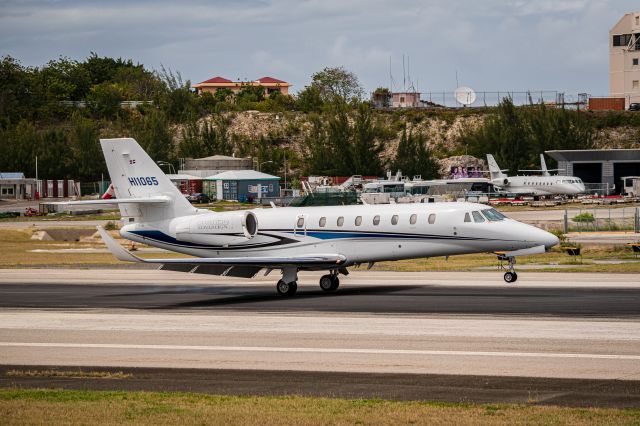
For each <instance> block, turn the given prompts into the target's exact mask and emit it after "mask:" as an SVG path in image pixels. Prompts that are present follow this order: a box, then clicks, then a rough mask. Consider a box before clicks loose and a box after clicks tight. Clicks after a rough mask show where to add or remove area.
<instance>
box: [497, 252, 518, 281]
mask: <svg viewBox="0 0 640 426" xmlns="http://www.w3.org/2000/svg"><path fill="white" fill-rule="evenodd" d="M498 260H499V261H500V266H499V268H500V269H502V270H507V272H505V273H504V280H505V282H507V283H509V284H511V283H515V282H516V281H517V280H518V274H517V273H516V271H515V268H514V265H515V264H516V258H515V257H513V256H510V257H507V256H505V255H502V254H499V255H498ZM504 261H508V262H509V263H508V265H507V267H506V268H505V266H504V263H503V262H504Z"/></svg>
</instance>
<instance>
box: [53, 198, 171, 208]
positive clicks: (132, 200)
mask: <svg viewBox="0 0 640 426" xmlns="http://www.w3.org/2000/svg"><path fill="white" fill-rule="evenodd" d="M169 201H170V199H169V197H164V196H158V197H146V198H111V199H108V200H102V199H101V200H82V201H56V202H53V203H47V204H54V205H60V206H90V205H94V204H95V205H99V204H162V203H168V202H169Z"/></svg>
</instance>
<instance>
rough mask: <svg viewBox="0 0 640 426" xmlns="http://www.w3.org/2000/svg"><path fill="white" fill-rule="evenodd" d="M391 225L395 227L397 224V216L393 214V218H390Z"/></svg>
mask: <svg viewBox="0 0 640 426" xmlns="http://www.w3.org/2000/svg"><path fill="white" fill-rule="evenodd" d="M391 224H392V225H397V224H398V215H397V214H394V215H393V216H391Z"/></svg>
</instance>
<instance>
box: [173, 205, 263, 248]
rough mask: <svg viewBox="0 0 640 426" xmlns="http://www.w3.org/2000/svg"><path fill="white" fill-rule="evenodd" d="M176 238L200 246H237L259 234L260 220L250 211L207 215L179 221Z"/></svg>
mask: <svg viewBox="0 0 640 426" xmlns="http://www.w3.org/2000/svg"><path fill="white" fill-rule="evenodd" d="M175 232H176V238H177V239H178V240H180V241H187V242H191V243H198V244H211V245H222V246H228V245H235V244H242V243H245V242H247V241H248V240H250V239H252V238H253V237H255V236H256V234H257V233H258V218H257V217H256V215H255V214H253V213H252V212H248V211H241V212H222V213H206V214H202V215H195V216H190V217H185V218H181V219H179V222H178V223H177V224H176V227H175Z"/></svg>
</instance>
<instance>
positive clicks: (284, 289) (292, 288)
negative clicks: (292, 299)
mask: <svg viewBox="0 0 640 426" xmlns="http://www.w3.org/2000/svg"><path fill="white" fill-rule="evenodd" d="M276 290H277V291H278V294H279V295H280V296H293V295H294V294H296V291H298V283H297V282H296V281H292V282H290V283H287V282H285V281H284V280H280V281H278V284H276Z"/></svg>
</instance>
